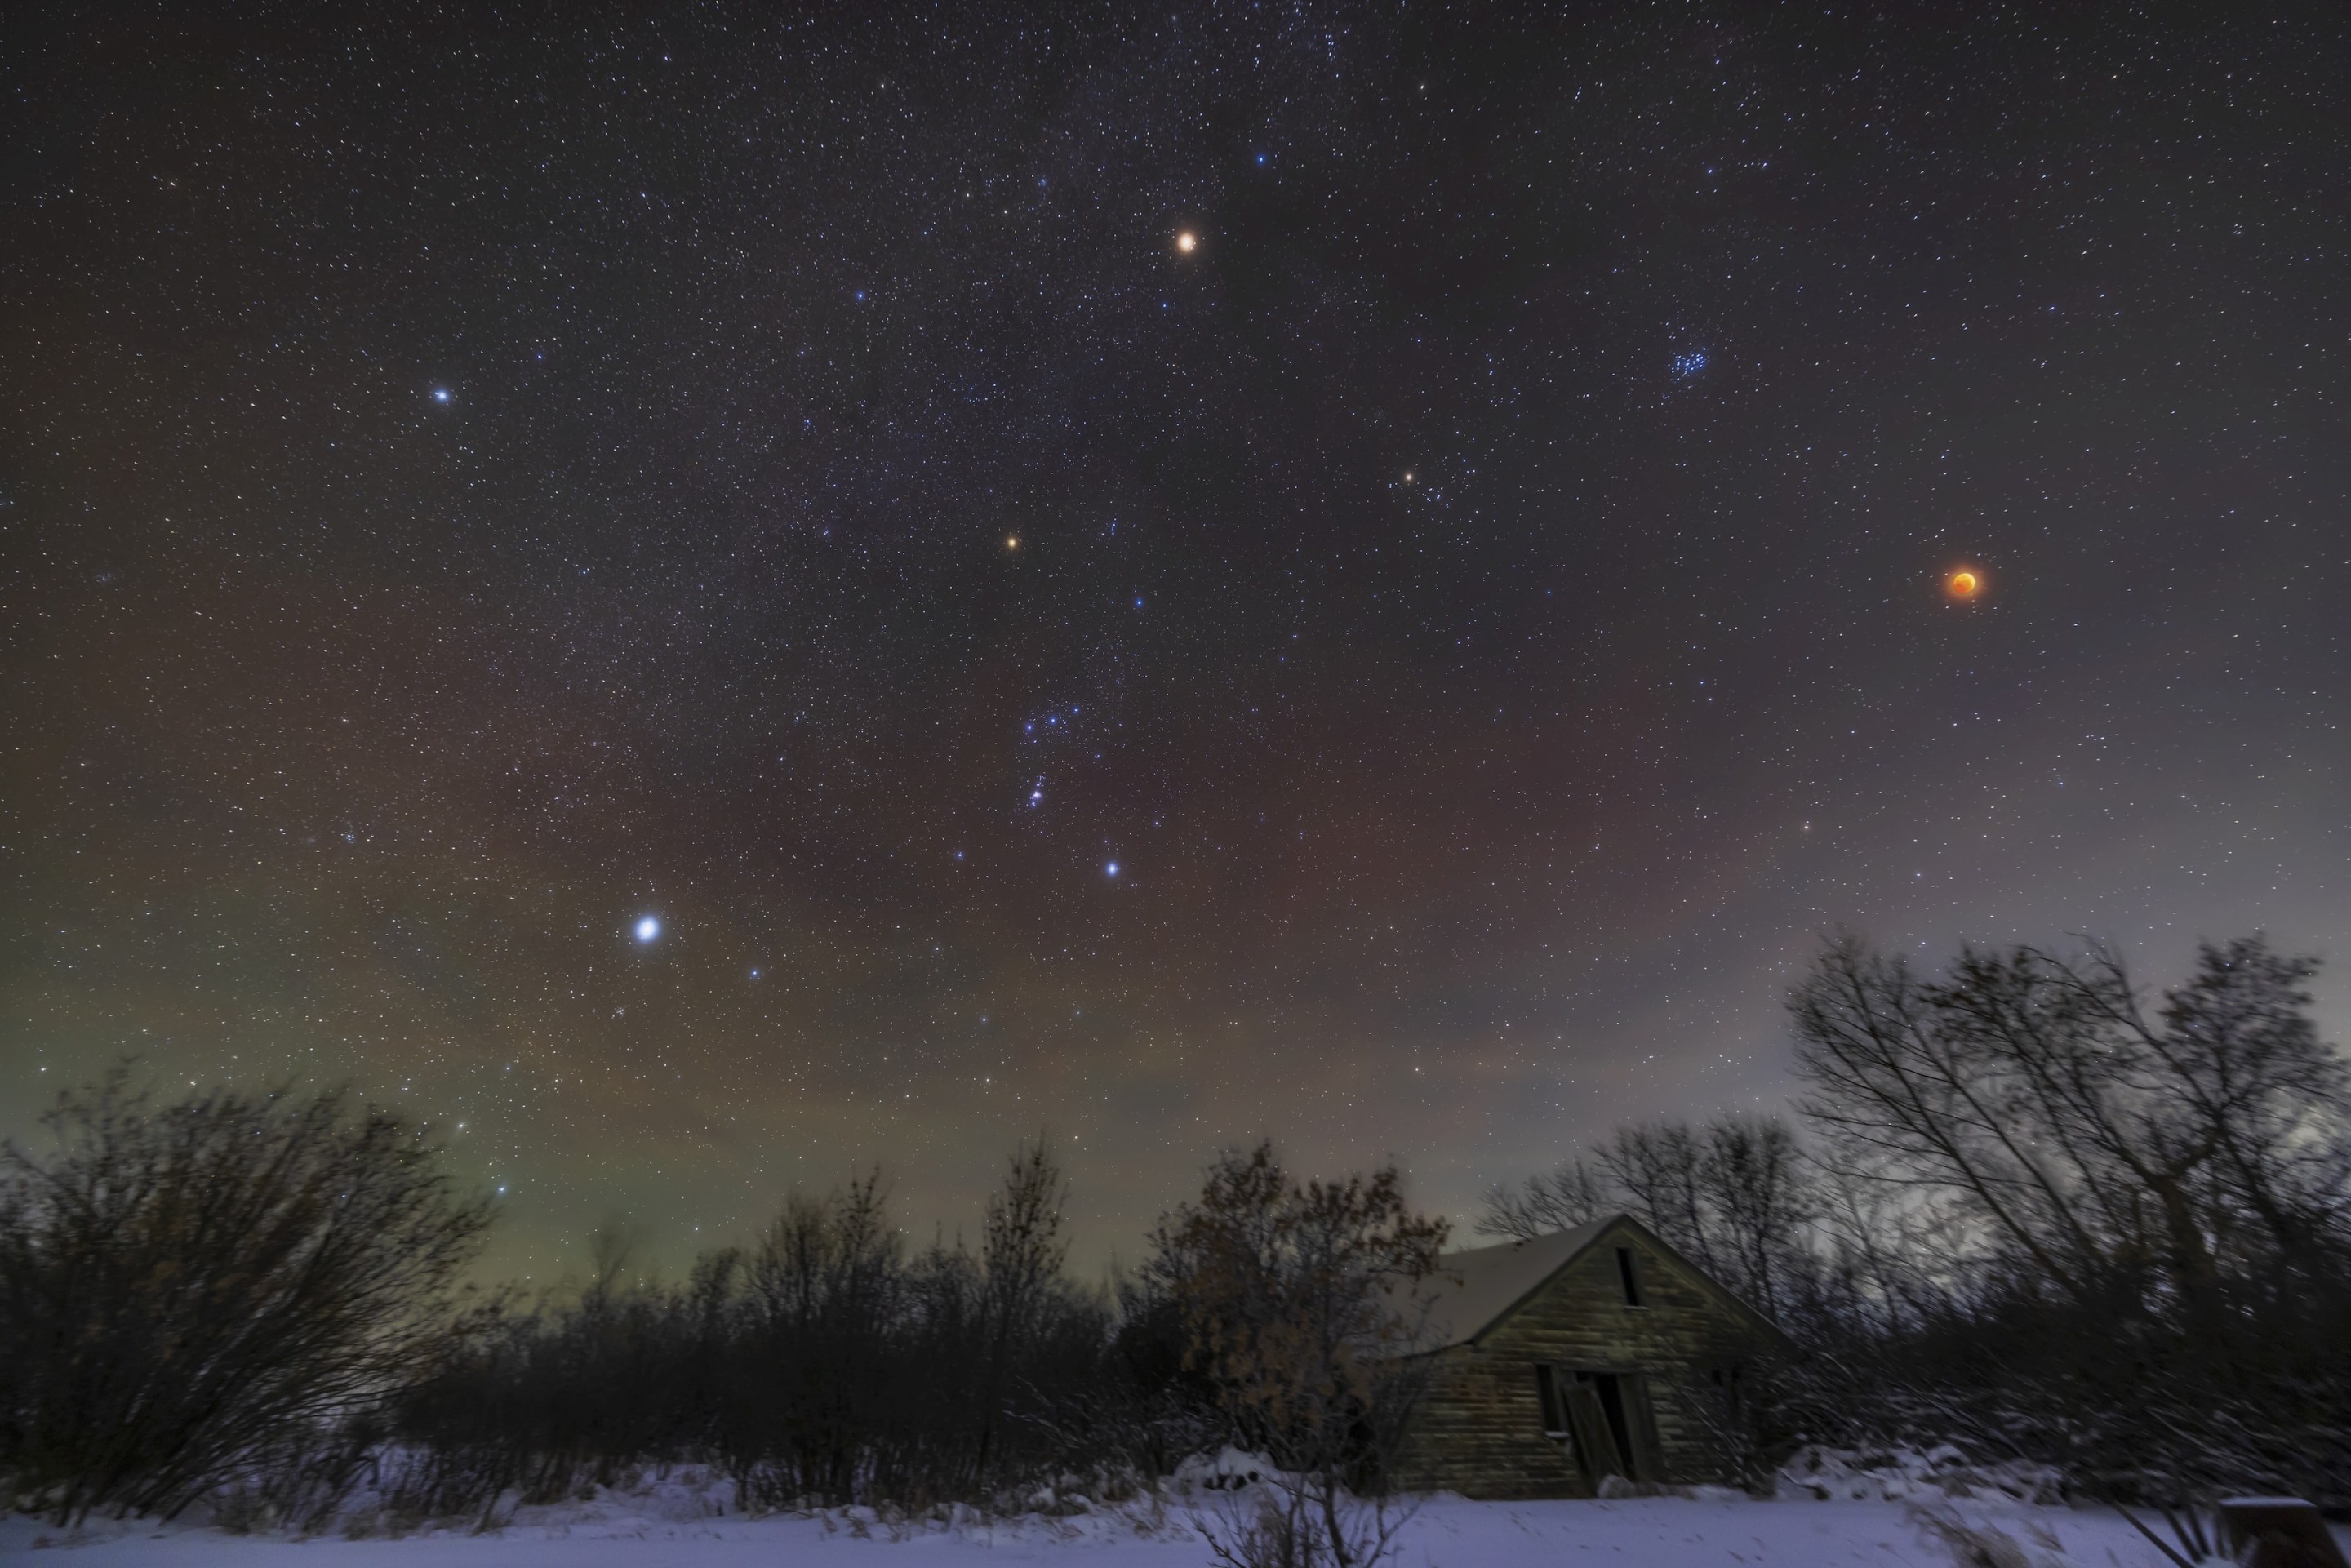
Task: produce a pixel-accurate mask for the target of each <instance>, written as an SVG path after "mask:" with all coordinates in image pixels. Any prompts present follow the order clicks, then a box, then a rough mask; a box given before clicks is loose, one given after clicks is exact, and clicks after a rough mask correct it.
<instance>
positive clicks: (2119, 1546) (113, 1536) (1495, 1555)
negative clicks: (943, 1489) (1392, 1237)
mask: <svg viewBox="0 0 2351 1568" xmlns="http://www.w3.org/2000/svg"><path fill="white" fill-rule="evenodd" d="M664 1490H666V1489H655V1490H652V1491H648V1492H645V1493H641V1494H637V1495H635V1496H633V1497H625V1498H624V1497H614V1496H611V1495H610V1494H607V1495H605V1496H602V1497H600V1498H599V1499H598V1500H594V1501H591V1502H586V1503H574V1504H569V1505H566V1506H564V1507H563V1508H561V1509H545V1510H524V1511H521V1513H520V1515H519V1516H518V1517H517V1520H516V1521H514V1522H512V1523H510V1524H508V1525H507V1526H506V1527H505V1528H504V1529H502V1530H500V1531H496V1532H495V1533H492V1534H487V1535H475V1534H470V1533H465V1532H463V1531H444V1530H432V1531H417V1532H416V1533H413V1534H410V1535H407V1536H404V1537H402V1538H401V1539H398V1540H387V1539H383V1538H381V1537H375V1538H371V1539H364V1540H356V1541H353V1540H346V1539H343V1538H341V1537H340V1536H331V1537H324V1538H319V1539H314V1540H310V1541H289V1540H285V1539H282V1538H268V1537H259V1536H235V1535H228V1534H225V1533H223V1532H222V1531H217V1530H212V1529H206V1528H199V1527H187V1528H175V1529H172V1530H167V1531H158V1530H155V1529H154V1528H152V1527H146V1528H141V1527H139V1526H137V1525H121V1524H112V1523H108V1524H96V1523H94V1524H93V1525H92V1526H91V1527H90V1528H89V1529H88V1530H86V1531H82V1532H81V1533H79V1534H78V1535H75V1534H70V1533H67V1532H62V1531H56V1530H54V1529H51V1528H49V1527H47V1526H45V1525H43V1524H41V1523H39V1522H38V1521H33V1520H27V1519H24V1518H21V1517H17V1518H10V1519H8V1520H6V1521H0V1560H5V1561H9V1562H17V1561H48V1562H63V1561H70V1562H72V1563H78V1564H87V1565H88V1568H101V1565H108V1568H110V1565H113V1564H123V1565H126V1568H127V1565H130V1564H141V1565H142V1568H143V1565H147V1564H152V1565H154V1568H228V1565H230V1564H235V1563H260V1564H266V1565H283V1568H297V1565H299V1568H442V1565H444V1564H445V1565H447V1568H475V1565H480V1568H490V1565H491V1564H496V1565H497V1568H571V1565H573V1564H579V1565H582V1568H752V1565H753V1564H758V1565H759V1568H769V1565H772V1564H778V1563H786V1564H792V1565H794V1568H802V1565H805V1568H983V1565H985V1568H1004V1565H1008V1564H1014V1563H1040V1564H1049V1565H1051V1568H1162V1565H1164V1568H1196V1565H1198V1564H1204V1563H1208V1562H1209V1561H1210V1560H1211V1558H1210V1553H1209V1552H1208V1549H1207V1545H1206V1543H1205V1542H1202V1541H1201V1540H1200V1538H1199V1537H1198V1536H1197V1535H1196V1533H1194V1532H1193V1531H1191V1530H1189V1529H1187V1528H1186V1524H1185V1517H1186V1515H1185V1511H1183V1510H1182V1509H1180V1508H1176V1509H1167V1510H1164V1511H1156V1513H1155V1516H1153V1515H1151V1514H1140V1515H1139V1514H1136V1513H1133V1512H1102V1513H1095V1514H1090V1515H1080V1516H1077V1517H1074V1518H1071V1519H1066V1520H1044V1519H1036V1518H1031V1519H1029V1520H1026V1521H1019V1522H1017V1523H1011V1524H998V1525H994V1526H988V1525H981V1524H973V1523H967V1524H963V1525H960V1526H957V1527H953V1528H949V1527H946V1526H942V1525H937V1524H933V1525H930V1526H927V1527H919V1528H907V1527H904V1526H901V1527H898V1528H896V1529H894V1530H893V1529H892V1528H890V1527H889V1526H886V1525H883V1524H882V1523H880V1522H879V1521H875V1520H874V1519H873V1518H872V1516H871V1515H870V1514H866V1513H863V1512H862V1511H856V1510H850V1511H834V1512H832V1513H831V1514H829V1515H824V1516H820V1517H814V1518H810V1517H778V1518H767V1519H750V1520H746V1519H736V1518H727V1517H711V1516H701V1517H695V1516H693V1515H691V1514H686V1515H685V1516H684V1517H681V1514H684V1513H685V1507H684V1506H681V1505H685V1506H691V1504H690V1500H688V1499H687V1498H684V1497H683V1496H680V1495H677V1494H674V1493H673V1494H670V1495H667V1496H664ZM1925 1506H1926V1507H1927V1508H1928V1509H1929V1510H1932V1511H1936V1512H1938V1513H1939V1514H1940V1516H1941V1517H1942V1518H1944V1519H1945V1520H1946V1521H1959V1522H1963V1523H1965V1524H1968V1525H1971V1526H1974V1527H1976V1528H1979V1529H1988V1530H1991V1531H1998V1532H1999V1533H2000V1535H2001V1536H2002V1537H2004V1538H2005V1540H2006V1542H2008V1543H2010V1548H2009V1550H2008V1551H2006V1552H2003V1551H2001V1550H1999V1549H1998V1548H1997V1547H1995V1549H1994V1552H1992V1553H1991V1555H1990V1556H1988V1557H1983V1558H1975V1559H1972V1560H1973V1561H1980V1562H1988V1563H1997V1564H1999V1565H2000V1568H2076V1565H2079V1568H2161V1565H2162V1563H2163V1561H2164V1560H2163V1558H2162V1556H2161V1554H2160V1553H2158V1552H2157V1551H2156V1550H2155V1548H2154V1547H2152V1546H2151V1545H2149V1544H2148V1543H2147V1542H2146V1541H2145V1540H2144V1539H2142V1538H2141V1537H2140V1536H2139V1535H2137V1533H2136V1532H2135V1531H2132V1529H2131V1528H2130V1526H2129V1525H2128V1524H2127V1523H2126V1522H2125V1521H2123V1520H2122V1519H2121V1518H2120V1517H2119V1516H2117V1515H2116V1514H2114V1513H2112V1512H2108V1511H2094V1510H2073V1509H2063V1508H2038V1507H2032V1506H2030V1505H2025V1504H2019V1503H2013V1502H2009V1501H2006V1500H1999V1501H1983V1500H1958V1501H1949V1502H1937V1503H1931V1504H1928V1505H1925ZM1969 1560H1970V1559H1964V1558H1962V1557H1961V1556H1960V1555H1959V1553H1958V1552H1955V1550H1954V1548H1953V1546H1952V1545H1951V1544H1949V1542H1948V1541H1946V1540H1945V1539H1944V1538H1943V1537H1942V1536H1941V1535H1940V1534H1938V1531H1936V1530H1935V1529H1934V1528H1933V1527H1932V1526H1931V1525H1930V1524H1929V1523H1928V1521H1927V1518H1926V1516H1925V1515H1924V1514H1923V1513H1922V1512H1921V1505H1919V1504H1916V1503H1910V1502H1898V1501H1884V1500H1873V1501H1849V1500H1841V1501H1833V1502H1817V1501H1774V1502H1757V1501H1750V1500H1744V1499H1741V1500H1729V1499H1723V1500H1697V1499H1689V1498H1678V1497H1674V1498H1642V1499H1627V1500H1618V1501H1611V1502H1520V1503H1499V1502H1466V1501H1463V1500H1459V1499H1457V1498H1440V1499H1437V1500H1431V1501H1430V1502H1428V1503H1427V1504H1426V1506H1425V1507H1424V1508H1423V1509H1422V1510H1421V1511H1420V1513H1419V1514H1418V1516H1417V1517H1416V1518H1415V1519H1414V1520H1413V1521H1412V1523H1411V1524H1410V1525H1409V1526H1408V1527H1407V1529H1406V1531H1405V1536H1404V1538H1403V1545H1402V1549H1401V1550H1400V1551H1399V1552H1398V1553H1397V1555H1396V1558H1395V1562H1396V1563H1397V1564H1398V1565H1399V1568H1469V1565H1473V1564H1491V1565H1494V1568H1537V1565H1541V1568H1568V1565H1575V1564H1594V1565H1597V1564H1604V1563H1605V1564H1628V1565H1629V1564H1652V1565H1655V1568H1701V1565H1703V1568H1715V1565H1716V1564H1721V1565H1723V1568H1840V1565H1843V1564H1848V1563H1855V1564H1858V1563H1871V1564H1918V1565H1921V1568H1924V1565H1929V1564H1931V1565H1934V1568H1949V1565H1951V1564H1953V1563H1959V1562H1961V1561H1969Z"/></svg>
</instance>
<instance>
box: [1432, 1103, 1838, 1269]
mask: <svg viewBox="0 0 2351 1568" xmlns="http://www.w3.org/2000/svg"><path fill="white" fill-rule="evenodd" d="M1813 1185H1814V1184H1813V1173H1812V1172H1811V1170H1810V1167H1809V1166H1807V1165H1806V1163H1805V1161H1804V1158H1803V1155H1802V1150H1801V1149H1800V1148H1799V1147H1798V1145H1797V1143H1796V1138H1795V1134H1792V1132H1790V1131H1789V1129H1788V1128H1787V1127H1786V1126H1785V1125H1784V1124H1782V1123H1779V1122H1776V1121H1773V1120H1771V1119H1769V1118H1764V1117H1752V1116H1725V1117H1720V1118H1718V1119H1717V1120H1715V1121H1713V1122H1710V1123H1708V1124H1707V1125H1705V1126H1704V1127H1701V1128H1696V1129H1693V1128H1692V1127H1690V1126H1689V1125H1688V1124H1687V1123H1682V1122H1653V1123H1646V1124H1638V1125H1632V1126H1625V1127H1619V1128H1618V1129H1617V1130H1616V1131H1615V1133H1614V1135H1613V1136H1612V1137H1611V1138H1610V1140H1609V1141H1608V1142H1607V1143H1606V1144H1604V1145H1602V1146H1601V1147H1600V1148H1599V1149H1598V1150H1597V1151H1596V1152H1595V1153H1594V1154H1593V1155H1592V1156H1591V1158H1590V1160H1589V1161H1588V1162H1587V1161H1586V1159H1584V1158H1583V1157H1582V1156H1578V1157H1575V1158H1573V1159H1570V1160H1568V1161H1566V1162H1565V1163H1564V1164H1562V1165H1561V1166H1559V1168H1558V1169H1557V1170H1556V1171H1553V1172H1552V1173H1551V1174H1549V1175H1538V1176H1531V1177H1529V1178H1528V1179H1527V1180H1526V1181H1525V1182H1523V1183H1521V1184H1520V1185H1519V1186H1499V1187H1496V1188H1495V1189H1493V1190H1492V1191H1491V1192H1489V1194H1488V1195H1487V1198H1486V1203H1485V1207H1484V1208H1483V1210H1482V1211H1481V1212H1480V1214H1479V1218H1478V1226H1477V1228H1478V1229H1479V1230H1480V1231H1482V1232H1484V1233H1486V1234H1488V1235H1490V1236H1514V1237H1519V1238H1521V1239H1526V1238H1531V1237H1535V1236H1541V1235H1544V1234H1546V1233H1548V1232H1550V1231H1554V1230H1564V1229H1569V1228H1573V1227H1575V1226H1578V1225H1586V1224H1590V1223H1591V1222H1592V1221H1593V1220H1595V1219H1598V1218H1602V1217H1603V1216H1604V1215H1608V1214H1614V1213H1617V1212H1620V1211H1629V1212H1631V1213H1632V1214H1633V1215H1634V1216H1635V1218H1639V1219H1640V1220H1641V1221H1642V1222H1643V1223H1644V1224H1646V1225H1647V1226H1648V1227H1649V1228H1651V1229H1652V1230H1655V1231H1656V1233H1657V1234H1658V1235H1659V1236H1661V1237H1663V1238H1665V1239H1666V1240H1667V1241H1668V1242H1670V1243H1672V1244H1673V1245H1674V1246H1675V1247H1677V1248H1678V1249H1680V1250H1682V1251H1683V1252H1685V1253H1687V1255H1688V1256H1689V1257H1690V1258H1691V1259H1692V1260H1694V1261H1696V1262H1697V1263H1698V1265H1699V1266H1700V1267H1702V1268H1704V1269H1705V1270H1708V1272H1709V1273H1711V1274H1712V1275H1713V1276H1714V1277H1715V1278H1716V1279H1718V1280H1719V1281H1722V1282H1723V1283H1724V1284H1725V1285H1727V1286H1729V1288H1730V1289H1731V1290H1732V1291H1736V1292H1737V1293H1738V1294H1740V1296H1742V1297H1744V1298H1745V1299H1746V1300H1747V1301H1750V1302H1751V1303H1753V1304H1754V1305H1755V1306H1757V1307H1759V1308H1761V1309H1762V1310H1763V1311H1764V1312H1768V1313H1772V1314H1774V1315H1776V1314H1777V1313H1778V1312H1779V1311H1780V1310H1781V1308H1782V1305H1783V1304H1784V1303H1785V1302H1786V1301H1788V1300H1789V1298H1790V1292H1791V1291H1792V1290H1793V1289H1794V1288H1795V1284H1796V1281H1797V1278H1798V1276H1800V1275H1806V1274H1808V1273H1809V1272H1810V1271H1811V1269H1812V1263H1811V1258H1812V1253H1811V1249H1810V1243H1809V1239H1808V1236H1807V1228H1808V1227H1809V1226H1810V1225H1811V1224H1812V1223H1813V1220H1814V1219H1815V1218H1817V1216H1818V1213H1819V1210H1820V1207H1821V1199H1820V1197H1819V1196H1818V1195H1817V1194H1816V1193H1815V1192H1814V1191H1813Z"/></svg>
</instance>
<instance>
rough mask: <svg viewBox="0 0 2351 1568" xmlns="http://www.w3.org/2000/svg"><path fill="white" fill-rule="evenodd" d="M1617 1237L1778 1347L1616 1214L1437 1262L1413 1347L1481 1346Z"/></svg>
mask: <svg viewBox="0 0 2351 1568" xmlns="http://www.w3.org/2000/svg"><path fill="white" fill-rule="evenodd" d="M1619 1232H1628V1233H1630V1234H1631V1235H1633V1236H1637V1237H1638V1238H1639V1239H1641V1240H1642V1241H1643V1242H1644V1243H1645V1244H1646V1245H1647V1246H1649V1247H1651V1248H1653V1249H1656V1250H1657V1251H1659V1252H1662V1253H1664V1254H1665V1255H1666V1256H1667V1257H1668V1258H1670V1259H1672V1260H1674V1261H1675V1262H1677V1263H1678V1264H1680V1265H1681V1266H1682V1267H1683V1268H1684V1269H1686V1270H1688V1271H1689V1273H1690V1274H1691V1276H1692V1277H1694V1278H1696V1279H1698V1280H1700V1281H1704V1282H1705V1284H1706V1286H1707V1288H1708V1292H1709V1293H1710V1294H1711V1295H1713V1296H1714V1297H1715V1298H1716V1300H1718V1301H1720V1302H1721V1303H1722V1305H1723V1306H1724V1307H1725V1308H1726V1309H1727V1310H1728V1311H1729V1312H1730V1313H1731V1314H1732V1315H1734V1316H1736V1317H1738V1318H1740V1319H1742V1320H1743V1321H1745V1322H1747V1323H1749V1324H1750V1326H1752V1327H1755V1328H1758V1329H1760V1330H1761V1331H1762V1332H1763V1333H1766V1334H1769V1335H1770V1336H1771V1338H1772V1339H1774V1340H1778V1341H1781V1342H1782V1343H1785V1341H1786V1338H1787V1336H1786V1335H1785V1334H1783V1333H1782V1332H1781V1330H1780V1327H1779V1325H1778V1324H1776V1323H1774V1322H1771V1319H1769V1318H1767V1317H1765V1316H1764V1315H1763V1314H1762V1313H1761V1312H1757V1311H1756V1310H1755V1309H1754V1308H1753V1307H1750V1306H1749V1305H1748V1304H1747V1303H1746V1302H1745V1301H1740V1299H1739V1298H1738V1297H1736V1296H1734V1295H1732V1294H1731V1293H1730V1292H1729V1291H1727V1290H1725V1289H1724V1288H1723V1287H1722V1285H1721V1284H1720V1283H1719V1281H1716V1280H1715V1279H1714V1278H1713V1277H1712V1276H1710V1275H1709V1274H1708V1273H1707V1271H1706V1270H1703V1269H1701V1268H1699V1267H1698V1265H1697V1264H1695V1263H1693V1262H1691V1261H1690V1260H1688V1259H1687V1258H1685V1257H1683V1256H1682V1255H1681V1254H1680V1253H1679V1252H1677V1251H1676V1250H1675V1249H1673V1248H1671V1247H1669V1246H1667V1244H1666V1243H1665V1242H1663V1241H1661V1240H1659V1239H1657V1237H1656V1233H1655V1232H1653V1231H1651V1230H1650V1229H1649V1228H1647V1227H1646V1226H1645V1225H1642V1224H1641V1223H1640V1222H1639V1221H1637V1220H1635V1218H1633V1217H1632V1216H1631V1215H1629V1214H1616V1215H1611V1216H1609V1217H1608V1218H1604V1219H1595V1220H1593V1222H1592V1223H1591V1224H1589V1225H1579V1226H1577V1227H1576V1228H1574V1229H1573V1230H1554V1231H1552V1232H1551V1233H1550V1234H1549V1235H1547V1236H1536V1237H1532V1238H1530V1239H1526V1240H1521V1241H1505V1242H1503V1243H1502V1244H1500V1245H1499V1246H1497V1247H1473V1248H1469V1249H1467V1250H1464V1251H1460V1252H1447V1253H1446V1254H1445V1255H1444V1256H1442V1257H1440V1258H1438V1259H1437V1272H1436V1273H1435V1274H1433V1275H1431V1276H1430V1277H1429V1278H1428V1279H1426V1280H1425V1281H1422V1282H1421V1285H1420V1288H1419V1291H1418V1292H1417V1294H1418V1299H1419V1301H1420V1302H1421V1303H1422V1304H1423V1305H1424V1306H1425V1307H1426V1312H1427V1317H1426V1326H1427V1332H1426V1335H1425V1336H1424V1337H1423V1338H1422V1340H1421V1341H1420V1343H1419V1347H1418V1348H1420V1349H1421V1350H1424V1351H1429V1350H1447V1349H1450V1348H1451V1347H1452V1346H1454V1345H1459V1344H1474V1343H1478V1342H1479V1340H1482V1339H1484V1338H1485V1337H1486V1336H1487V1335H1488V1334H1489V1333H1491V1332H1492V1331H1493V1330H1494V1329H1495V1328H1496V1327H1497V1326H1499V1324H1500V1323H1501V1322H1503V1321H1504V1320H1505V1319H1507V1318H1509V1317H1510V1314H1511V1313H1512V1312H1516V1311H1517V1310H1518V1309H1519V1308H1520V1306H1521V1305H1523V1304H1524V1303H1525V1302H1526V1301H1527V1300H1528V1299H1529V1298H1530V1297H1531V1296H1533V1295H1534V1294H1535V1293H1536V1292H1538V1291H1541V1289H1542V1288H1543V1287H1544V1286H1545V1285H1548V1284H1549V1283H1551V1281H1552V1279H1553V1278H1555V1277H1556V1276H1557V1275H1558V1274H1559V1272H1560V1271H1561V1270H1563V1269H1565V1268H1567V1267H1568V1266H1569V1265H1570V1264H1572V1263H1573V1262H1575V1261H1576V1260H1578V1259H1580V1258H1582V1257H1583V1255H1584V1254H1585V1253H1587V1252H1589V1251H1591V1250H1592V1249H1593V1247H1594V1246H1595V1245H1597V1244H1598V1243H1599V1242H1600V1241H1601V1239H1603V1238H1604V1237H1608V1236H1611V1235H1614V1234H1616V1233H1619Z"/></svg>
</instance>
